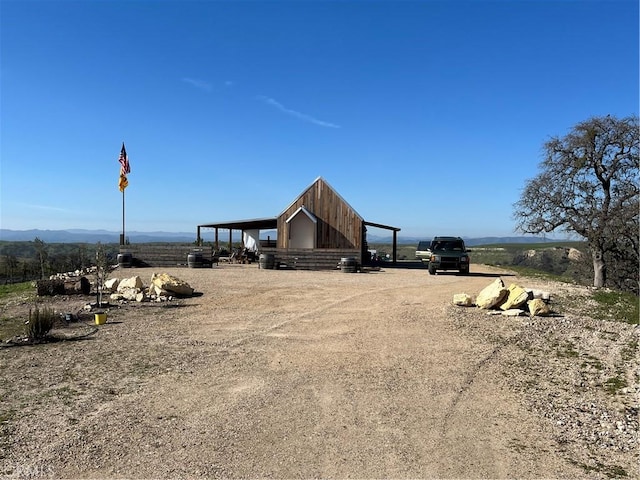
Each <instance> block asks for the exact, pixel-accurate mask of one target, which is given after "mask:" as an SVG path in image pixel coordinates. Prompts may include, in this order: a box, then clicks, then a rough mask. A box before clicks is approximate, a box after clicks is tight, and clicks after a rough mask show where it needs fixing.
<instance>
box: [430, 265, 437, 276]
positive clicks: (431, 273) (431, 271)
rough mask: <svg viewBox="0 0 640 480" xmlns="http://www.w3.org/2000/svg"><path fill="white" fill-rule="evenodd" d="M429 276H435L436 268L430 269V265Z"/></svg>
mask: <svg viewBox="0 0 640 480" xmlns="http://www.w3.org/2000/svg"><path fill="white" fill-rule="evenodd" d="M429 274H430V275H435V274H436V268H435V267H432V266H431V265H429Z"/></svg>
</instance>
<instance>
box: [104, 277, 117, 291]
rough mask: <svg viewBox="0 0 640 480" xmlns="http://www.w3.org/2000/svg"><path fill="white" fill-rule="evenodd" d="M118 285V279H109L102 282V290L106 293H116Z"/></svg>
mask: <svg viewBox="0 0 640 480" xmlns="http://www.w3.org/2000/svg"><path fill="white" fill-rule="evenodd" d="M119 283H120V279H118V278H110V279H108V280H105V282H104V289H105V291H107V292H110V293H113V292H116V291H117V290H118V284H119Z"/></svg>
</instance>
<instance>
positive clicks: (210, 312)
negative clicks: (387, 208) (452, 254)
mask: <svg viewBox="0 0 640 480" xmlns="http://www.w3.org/2000/svg"><path fill="white" fill-rule="evenodd" d="M162 271H163V272H166V273H169V274H171V275H174V276H176V277H178V278H180V279H182V280H185V281H187V282H188V283H189V284H190V285H191V286H192V287H193V288H195V290H196V292H197V295H196V296H194V297H192V298H187V299H179V300H174V301H172V302H167V303H163V304H155V303H140V304H136V303H130V304H124V305H121V306H114V307H112V308H111V309H110V310H109V312H108V322H107V323H106V324H105V325H102V326H100V327H98V332H97V333H96V334H95V335H92V336H90V337H87V338H85V339H82V340H78V341H67V342H57V343H49V344H43V345H36V346H28V347H15V348H2V349H0V372H1V374H2V376H1V379H0V382H1V383H0V386H1V389H0V392H1V393H2V407H1V410H0V420H1V423H0V425H1V426H0V476H3V475H4V476H5V477H9V478H13V477H15V478H28V477H30V478H34V477H39V476H41V477H54V478H123V477H127V478H217V477H225V478H247V477H250V478H318V477H323V478H515V477H518V478H542V477H545V478H549V477H554V478H584V477H589V478H607V477H610V476H616V475H612V474H615V473H616V472H617V474H618V476H624V475H627V476H629V477H630V478H633V477H637V476H638V475H640V472H639V471H638V467H637V460H638V436H637V430H638V424H637V412H638V410H637V407H638V398H637V389H636V388H635V387H634V385H635V386H636V387H637V378H638V377H637V375H638V372H637V370H636V371H634V368H636V369H637V367H634V365H635V364H634V361H631V360H629V358H628V357H627V358H626V360H625V361H624V362H621V361H620V360H619V358H618V357H619V356H620V355H622V352H625V351H626V350H624V349H625V348H627V349H628V348H629V345H631V344H632V343H633V341H634V339H635V342H636V347H637V340H638V333H637V328H634V327H633V326H630V325H627V324H621V323H618V322H610V321H597V324H596V325H597V329H596V330H593V329H592V330H589V329H588V328H585V326H586V324H585V322H592V323H591V324H589V325H592V327H593V325H594V324H593V322H594V321H593V320H591V319H584V318H583V317H582V316H577V315H576V316H572V315H570V314H569V312H563V315H562V317H558V318H550V319H529V318H528V317H514V318H508V317H503V316H500V317H494V316H487V315H486V313H485V312H481V311H479V310H477V309H475V308H462V307H454V306H453V305H452V304H451V300H452V297H453V294H455V293H463V292H464V293H469V294H472V295H475V294H477V293H478V292H479V291H480V290H481V289H482V288H484V287H485V286H486V285H487V284H489V283H490V282H491V281H493V280H494V279H495V278H496V277H497V276H501V277H502V278H503V279H504V280H505V283H511V282H516V283H519V284H521V285H522V286H525V287H536V288H540V287H543V288H549V289H551V290H552V291H553V292H554V293H555V294H556V295H577V294H584V295H587V294H588V289H584V288H579V287H569V286H560V285H559V284H558V285H554V284H540V283H538V284H534V283H532V281H531V280H527V279H521V278H519V277H516V276H513V275H511V274H509V273H508V272H505V271H501V270H497V269H494V268H490V267H482V266H478V265H473V266H472V272H473V273H472V275H469V276H459V275H455V274H447V273H444V274H439V275H435V276H431V275H429V274H428V273H427V271H426V269H415V268H383V269H382V270H381V271H380V272H371V273H357V274H346V273H342V272H339V271H322V272H308V271H279V270H260V269H258V267H257V265H255V264H254V265H225V266H219V267H215V268H212V269H187V268H175V269H165V270H162ZM151 274H152V270H151V269H125V270H119V271H116V272H114V273H113V274H112V275H111V276H112V277H114V276H115V277H119V278H123V277H125V276H126V277H129V276H133V275H140V277H141V278H142V280H143V282H144V283H145V284H146V285H148V283H149V279H150V277H151ZM52 301H54V302H58V303H57V305H56V307H57V308H58V309H59V311H72V310H73V311H75V309H79V308H80V307H81V306H82V305H81V304H82V303H86V302H87V301H88V300H87V299H86V298H72V297H68V298H66V299H55V300H52ZM61 302H62V303H61ZM10 311H11V307H7V310H6V311H5V313H4V315H8V314H9V313H10ZM7 312H9V313H7ZM90 319H91V318H90V317H89V316H85V317H84V318H83V317H81V322H82V321H84V322H89V321H90ZM563 329H564V330H563ZM601 331H605V332H609V334H608V335H597V334H596V333H597V332H601ZM551 336H553V341H549V342H546V341H545V342H542V343H540V342H541V340H543V339H547V340H548V339H550V338H551ZM565 339H566V340H567V341H569V340H570V341H571V342H572V343H571V344H572V345H573V346H574V351H577V352H578V354H577V355H567V356H565V357H563V356H562V355H560V356H558V355H556V354H554V352H555V353H557V352H558V351H560V352H562V351H565V350H563V348H564V347H563V345H564V344H563V343H562V342H563V341H564V340H565ZM553 342H556V344H555V345H556V346H555V347H553V348H555V350H553V352H551V353H550V351H549V350H548V349H549V348H552V347H551V346H550V345H551V343H553ZM558 345H559V346H558ZM545 349H547V350H545ZM636 353H637V351H636ZM618 354H619V355H618ZM596 357H597V359H598V361H599V362H600V366H601V367H602V368H600V369H595V370H598V371H594V372H592V373H593V374H594V375H601V376H602V375H604V373H603V369H605V370H606V369H607V368H610V369H612V370H616V369H617V370H619V369H620V368H623V370H624V372H623V374H624V375H626V377H625V378H627V379H628V382H627V383H628V385H630V387H629V388H627V389H626V390H625V391H620V392H616V393H615V394H607V393H606V392H604V393H603V389H598V388H597V382H596V383H594V384H593V385H592V388H591V389H590V388H589V383H588V379H587V384H586V387H584V388H583V387H581V386H580V385H579V382H580V381H582V380H584V378H582V377H584V375H586V373H584V372H583V373H584V375H583V373H580V372H582V371H583V370H585V367H584V365H583V364H584V363H585V362H584V361H585V358H596ZM565 360H566V361H565ZM567 362H569V363H567ZM621 365H622V367H621ZM574 370H575V371H574ZM617 370H616V371H617ZM576 371H577V372H578V373H580V375H582V377H580V378H578V379H576V378H575V376H576V375H578V374H577V373H575V372H576ZM585 378H587V377H585ZM580 379H582V380H580ZM634 382H635V383H634ZM601 383H602V382H601ZM583 404H584V405H592V407H591V408H592V409H595V410H594V411H595V412H596V413H593V414H592V415H591V416H589V414H588V412H587V413H584V412H582V411H581V410H580V408H581V406H582V405H583ZM593 405H595V406H593ZM585 408H588V407H585ZM634 409H635V410H634ZM563 412H564V413H563ZM572 412H573V413H572ZM576 412H577V413H576ZM602 412H605V413H606V414H607V415H608V420H606V421H607V422H610V424H611V429H612V430H620V433H619V434H618V433H616V432H615V431H613V432H612V433H611V435H612V438H614V440H613V441H612V442H613V443H611V445H609V446H608V447H607V446H606V445H605V447H602V446H601V445H599V444H598V443H597V442H598V441H599V439H602V436H600V437H597V435H596V437H597V438H595V439H594V437H592V436H589V435H587V434H586V433H585V432H586V431H587V430H585V429H587V426H588V427H589V428H591V425H592V424H593V425H594V427H593V428H594V429H595V430H598V429H600V430H602V429H604V428H605V426H603V425H604V424H603V421H602V418H601V417H602ZM578 413H580V415H581V416H579V415H578ZM560 414H562V415H564V416H563V417H562V418H561V417H560ZM572 415H573V416H572ZM634 415H636V418H635V420H634V418H627V417H633V416H634ZM616 416H619V418H620V419H622V420H624V421H625V422H626V423H624V429H625V430H624V431H623V430H622V429H620V428H619V425H620V424H618V423H615V422H616V421H618V420H617V418H618V417H616ZM592 417H593V418H592ZM596 417H598V418H596ZM562 419H564V422H565V423H564V424H562ZM625 419H626V420H625ZM622 420H619V421H622ZM576 421H579V422H580V424H581V425H580V426H579V427H580V428H578V430H576V429H575V428H574V425H575V422H576ZM634 421H635V423H634ZM594 422H597V427H596V426H595V423H594ZM605 423H606V422H605ZM607 425H608V424H607ZM595 430H594V431H595ZM588 432H591V430H588ZM594 435H595V434H594Z"/></svg>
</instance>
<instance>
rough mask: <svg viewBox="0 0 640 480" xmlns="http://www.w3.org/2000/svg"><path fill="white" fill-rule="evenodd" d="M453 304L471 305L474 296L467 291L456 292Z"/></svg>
mask: <svg viewBox="0 0 640 480" xmlns="http://www.w3.org/2000/svg"><path fill="white" fill-rule="evenodd" d="M453 304H454V305H459V306H461V307H471V306H473V298H472V297H471V295H467V294H466V293H456V294H455V295H454V296H453Z"/></svg>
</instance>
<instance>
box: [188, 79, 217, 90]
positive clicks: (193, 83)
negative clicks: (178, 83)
mask: <svg viewBox="0 0 640 480" xmlns="http://www.w3.org/2000/svg"><path fill="white" fill-rule="evenodd" d="M182 81H183V82H185V83H188V84H189V85H191V86H194V87H196V88H199V89H200V90H204V91H205V92H210V91H211V90H212V87H211V84H210V83H208V82H205V81H204V80H198V79H197V78H187V77H184V78H182Z"/></svg>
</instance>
